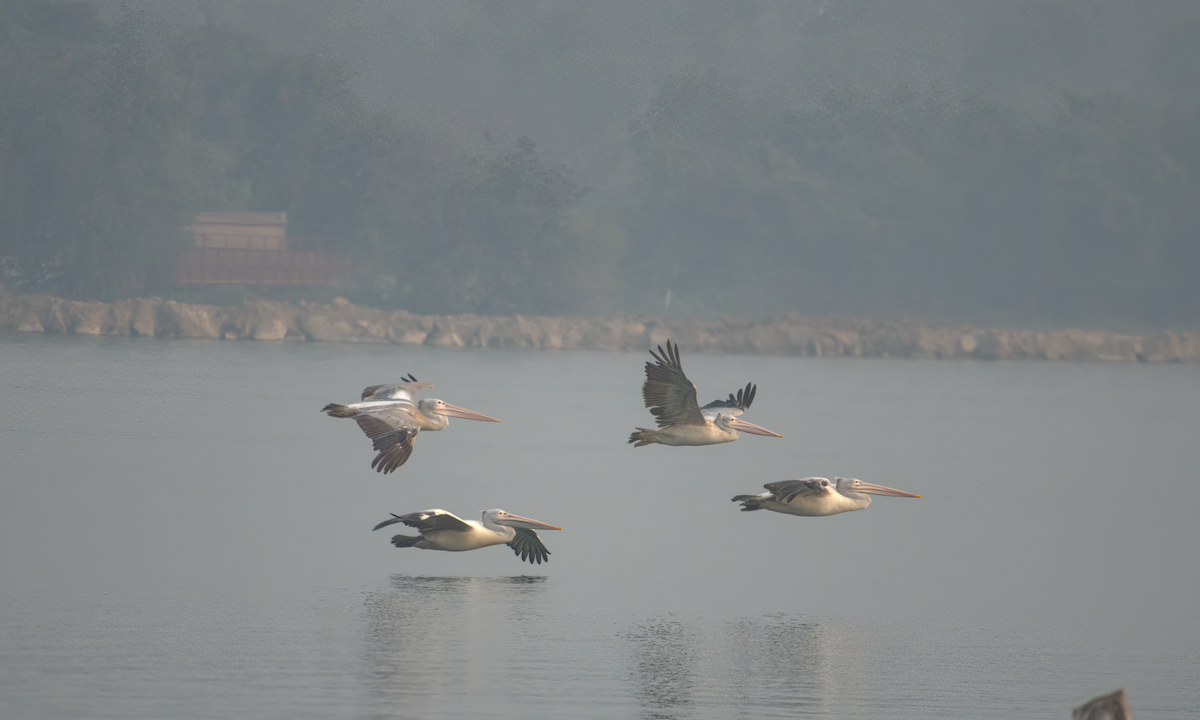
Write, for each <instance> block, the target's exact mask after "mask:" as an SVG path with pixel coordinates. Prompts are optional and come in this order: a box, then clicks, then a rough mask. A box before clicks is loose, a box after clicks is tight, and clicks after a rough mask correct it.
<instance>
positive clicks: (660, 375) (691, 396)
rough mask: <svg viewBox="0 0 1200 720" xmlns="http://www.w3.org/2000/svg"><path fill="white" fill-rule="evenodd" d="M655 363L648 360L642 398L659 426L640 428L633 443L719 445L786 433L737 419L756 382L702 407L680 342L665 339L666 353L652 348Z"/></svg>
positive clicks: (632, 439) (750, 397)
mask: <svg viewBox="0 0 1200 720" xmlns="http://www.w3.org/2000/svg"><path fill="white" fill-rule="evenodd" d="M650 354H651V355H652V356H653V357H654V359H655V361H656V362H654V363H650V362H647V363H646V382H645V383H644V384H643V385H642V398H643V399H644V400H645V402H646V407H648V408H650V413H651V414H652V415H654V419H655V421H656V422H657V423H658V428H659V429H658V430H647V429H646V428H638V429H637V430H636V431H635V432H634V433H633V434H631V435H630V436H629V442H631V443H633V444H634V445H633V446H634V447H641V446H643V445H650V444H653V443H660V444H662V445H715V444H716V443H725V442H732V441H734V440H737V439H738V437H739V436H740V435H741V434H742V433H743V432H748V433H753V434H755V435H769V436H771V437H783V436H782V435H780V434H779V433H776V432H771V431H770V430H768V429H766V428H761V427H759V426H757V425H755V424H753V423H748V422H746V421H745V420H743V419H741V417H739V416H740V415H741V414H742V412H744V411H745V410H748V409H749V408H750V403H752V402H754V394H755V393H756V392H757V391H758V386H756V385H754V384H753V383H746V387H745V388H742V389H741V390H738V391H737V395H734V394H733V393H730V394H729V399H728V400H714V401H712V402H710V403H709V404H707V405H705V406H704V407H700V405H699V403H698V402H697V401H696V386H695V385H693V384H692V381H691V380H688V379H687V375H684V374H683V365H681V364H680V362H679V345H678V344H676V345H674V346H672V345H671V341H670V340H668V341H667V349H666V351H665V352H664V351H663V349H662V345H659V346H658V352H657V353H656V352H654V351H653V350H651V351H650Z"/></svg>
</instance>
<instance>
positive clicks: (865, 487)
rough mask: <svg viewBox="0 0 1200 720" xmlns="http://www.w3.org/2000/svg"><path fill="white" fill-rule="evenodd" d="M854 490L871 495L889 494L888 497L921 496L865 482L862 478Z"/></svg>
mask: <svg viewBox="0 0 1200 720" xmlns="http://www.w3.org/2000/svg"><path fill="white" fill-rule="evenodd" d="M854 492H860V493H870V494H871V495H887V496H888V497H915V498H919V497H921V496H920V495H913V494H912V493H910V492H904V491H903V490H897V489H895V488H890V487H884V486H882V485H875V484H874V483H869V482H863V481H862V480H859V481H858V485H857V486H856V487H855V488H854Z"/></svg>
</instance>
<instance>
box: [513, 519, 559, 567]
mask: <svg viewBox="0 0 1200 720" xmlns="http://www.w3.org/2000/svg"><path fill="white" fill-rule="evenodd" d="M514 529H515V530H516V531H517V536H516V537H514V538H513V539H512V540H509V541H508V546H509V547H510V548H512V549H513V553H514V554H515V555H517V556H519V557H520V558H521V559H522V560H528V561H529V564H530V565H532V564H534V563H535V562H536V563H537V564H538V565H541V564H542V563H543V562H550V551H549V550H547V549H546V546H545V545H543V544H542V539H541V538H540V537H538V534H537V532H536V531H534V530H531V529H529V528H514Z"/></svg>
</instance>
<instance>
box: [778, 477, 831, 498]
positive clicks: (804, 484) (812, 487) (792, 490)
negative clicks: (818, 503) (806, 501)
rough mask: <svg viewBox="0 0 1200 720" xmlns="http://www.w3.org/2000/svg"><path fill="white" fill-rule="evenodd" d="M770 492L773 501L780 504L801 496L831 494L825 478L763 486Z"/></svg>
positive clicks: (788, 481)
mask: <svg viewBox="0 0 1200 720" xmlns="http://www.w3.org/2000/svg"><path fill="white" fill-rule="evenodd" d="M763 487H765V488H766V489H767V490H770V491H771V493H772V494H773V495H775V499H776V500H777V501H779V502H781V503H789V502H791V501H792V500H793V499H795V498H797V497H800V496H801V495H827V494H829V493H830V492H833V490H832V488H831V487H830V484H829V481H828V480H826V479H825V478H804V479H803V480H781V481H779V482H773V483H767V484H766V485H763Z"/></svg>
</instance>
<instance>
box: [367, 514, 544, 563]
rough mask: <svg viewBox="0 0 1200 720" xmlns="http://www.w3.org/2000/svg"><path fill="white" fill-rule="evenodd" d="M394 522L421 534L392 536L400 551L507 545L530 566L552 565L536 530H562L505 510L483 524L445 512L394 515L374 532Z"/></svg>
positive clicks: (485, 516)
mask: <svg viewBox="0 0 1200 720" xmlns="http://www.w3.org/2000/svg"><path fill="white" fill-rule="evenodd" d="M395 523H404V524H405V525H407V526H409V527H411V528H416V529H417V532H419V533H420V535H393V536H392V544H393V545H395V546H396V547H399V548H405V547H418V548H421V549H422V550H450V551H452V552H461V551H463V550H478V549H479V548H483V547H488V546H491V545H507V546H509V547H510V548H512V550H513V553H515V554H516V555H518V556H519V557H520V558H521V559H522V560H528V561H529V564H530V565H532V564H533V563H537V564H538V565H541V564H542V563H543V562H550V551H549V550H547V549H546V546H545V545H543V544H542V539H541V538H540V537H538V534H537V532H536V531H537V530H562V528H560V527H554V526H553V525H547V524H546V523H544V522H538V521H537V520H530V519H529V518H527V517H521V516H520V515H513V514H512V513H508V512H504V511H503V510H499V509H496V510H484V511H483V522H477V521H475V520H463V519H462V518H459V517H457V516H455V515H454V514H453V513H448V512H446V511H445V510H438V509H433V510H422V511H421V512H415V513H409V514H407V515H396V514H395V513H393V514H392V517H391V519H390V520H384V521H383V522H381V523H379V524H378V525H376V526H375V527H373V528H371V529H372V530H378V529H379V528H382V527H387V526H388V525H393V524H395Z"/></svg>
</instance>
